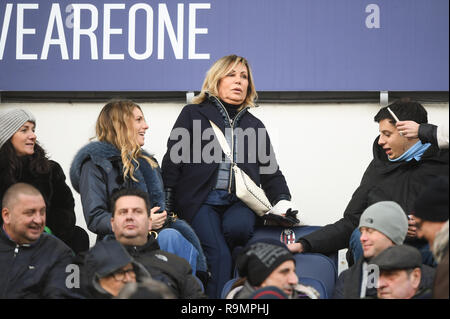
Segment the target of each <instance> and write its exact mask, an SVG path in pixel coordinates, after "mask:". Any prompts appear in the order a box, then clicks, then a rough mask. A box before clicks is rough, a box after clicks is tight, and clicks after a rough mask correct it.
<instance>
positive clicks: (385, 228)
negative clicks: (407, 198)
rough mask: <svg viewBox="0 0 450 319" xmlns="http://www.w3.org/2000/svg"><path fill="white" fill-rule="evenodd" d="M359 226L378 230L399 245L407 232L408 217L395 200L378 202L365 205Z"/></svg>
mask: <svg viewBox="0 0 450 319" xmlns="http://www.w3.org/2000/svg"><path fill="white" fill-rule="evenodd" d="M361 227H369V228H373V229H375V230H378V231H379V232H381V233H383V234H384V235H386V236H387V237H388V238H389V239H390V240H392V241H393V242H394V244H396V245H401V244H403V241H404V240H405V238H406V234H407V233H408V218H407V217H406V214H405V212H404V211H403V209H402V208H401V207H400V205H399V204H397V203H396V202H391V201H384V202H378V203H375V204H373V205H371V206H369V207H367V208H366V210H365V211H364V213H362V215H361V218H360V219H359V226H358V228H361Z"/></svg>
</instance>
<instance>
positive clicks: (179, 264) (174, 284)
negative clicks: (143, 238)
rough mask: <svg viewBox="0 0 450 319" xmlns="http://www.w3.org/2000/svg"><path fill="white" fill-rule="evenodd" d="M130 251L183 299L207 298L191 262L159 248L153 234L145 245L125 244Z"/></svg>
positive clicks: (152, 273)
mask: <svg viewBox="0 0 450 319" xmlns="http://www.w3.org/2000/svg"><path fill="white" fill-rule="evenodd" d="M125 248H126V250H127V251H128V253H129V254H130V255H131V256H132V257H133V258H134V259H135V260H136V261H137V262H139V263H140V264H142V265H143V266H144V267H145V269H147V271H148V272H149V273H150V275H151V277H152V278H153V279H154V280H158V281H161V282H163V283H165V284H166V285H167V286H168V287H169V288H170V289H171V290H172V292H173V293H174V294H175V296H176V297H177V298H181V299H198V298H205V295H204V294H203V292H202V288H201V286H200V284H199V281H198V280H197V279H196V278H195V277H194V276H193V275H192V269H191V266H190V265H189V263H188V262H187V261H186V260H185V259H184V258H181V257H179V256H177V255H174V254H171V253H168V252H165V251H162V250H160V249H159V245H158V242H157V241H156V239H154V238H153V237H152V236H149V237H148V241H147V243H146V244H145V245H143V246H125Z"/></svg>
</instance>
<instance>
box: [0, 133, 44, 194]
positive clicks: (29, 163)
mask: <svg viewBox="0 0 450 319" xmlns="http://www.w3.org/2000/svg"><path fill="white" fill-rule="evenodd" d="M24 168H26V169H28V171H29V172H30V173H31V174H32V175H34V176H39V175H45V174H48V173H49V172H50V161H49V159H48V157H47V154H46V152H45V150H44V149H43V148H42V147H41V146H40V145H39V144H38V142H37V141H36V144H35V145H34V153H33V154H32V155H26V156H21V157H19V156H17V154H16V150H15V149H14V146H13V144H12V142H11V138H10V139H9V140H8V141H7V142H6V143H5V144H4V145H3V146H2V148H1V149H0V177H1V178H0V181H1V183H0V184H1V185H0V188H2V187H9V186H11V185H12V184H15V183H17V182H20V178H21V176H22V172H23V170H24ZM4 191H5V190H4V189H0V194H3V192H4Z"/></svg>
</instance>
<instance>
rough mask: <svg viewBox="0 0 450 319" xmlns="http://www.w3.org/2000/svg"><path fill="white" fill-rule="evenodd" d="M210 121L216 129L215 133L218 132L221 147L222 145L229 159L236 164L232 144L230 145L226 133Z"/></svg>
mask: <svg viewBox="0 0 450 319" xmlns="http://www.w3.org/2000/svg"><path fill="white" fill-rule="evenodd" d="M209 123H210V124H211V127H212V128H213V130H214V134H216V137H217V139H218V140H219V144H220V147H222V150H223V152H224V153H225V156H226V157H228V159H229V160H230V162H231V163H232V164H234V162H233V157H232V156H231V150H230V146H229V145H228V142H227V139H226V138H225V135H223V133H222V131H221V130H220V128H219V127H218V126H217V125H216V124H215V123H214V122H213V121H211V120H209Z"/></svg>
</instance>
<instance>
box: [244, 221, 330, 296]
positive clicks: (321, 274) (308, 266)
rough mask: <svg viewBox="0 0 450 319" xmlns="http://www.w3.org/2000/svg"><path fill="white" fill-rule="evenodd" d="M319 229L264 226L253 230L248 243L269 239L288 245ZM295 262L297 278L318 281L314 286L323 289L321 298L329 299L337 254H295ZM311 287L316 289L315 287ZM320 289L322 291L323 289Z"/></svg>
mask: <svg viewBox="0 0 450 319" xmlns="http://www.w3.org/2000/svg"><path fill="white" fill-rule="evenodd" d="M320 228H321V227H320V226H296V227H291V228H284V227H279V226H264V227H259V228H257V229H256V230H255V233H254V235H253V237H252V238H251V240H250V242H257V241H258V240H261V239H263V238H271V239H277V240H280V241H281V242H284V243H285V244H290V243H294V242H295V241H296V240H297V239H298V238H300V237H303V236H305V235H307V234H309V233H311V232H313V231H315V230H317V229H320ZM295 260H296V273H297V276H298V277H299V278H309V279H308V280H309V281H310V282H311V280H316V281H318V282H319V283H317V284H316V286H317V287H319V288H320V287H321V286H323V287H324V288H325V294H321V298H331V296H332V295H333V290H334V285H335V283H336V280H337V269H338V253H337V252H336V253H334V254H332V255H330V256H325V255H323V254H318V253H302V254H295ZM313 287H314V288H316V287H315V286H313ZM320 289H322V290H323V288H320ZM320 289H317V290H320Z"/></svg>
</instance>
